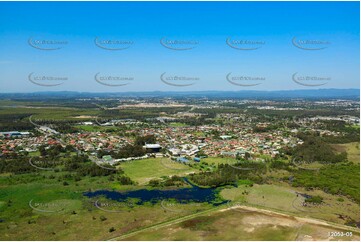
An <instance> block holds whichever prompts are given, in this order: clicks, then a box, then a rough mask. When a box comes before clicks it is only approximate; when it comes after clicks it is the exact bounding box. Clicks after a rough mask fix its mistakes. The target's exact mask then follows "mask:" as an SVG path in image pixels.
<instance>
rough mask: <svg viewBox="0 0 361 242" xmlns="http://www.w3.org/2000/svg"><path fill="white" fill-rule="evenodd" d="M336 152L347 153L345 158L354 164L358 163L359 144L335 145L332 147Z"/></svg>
mask: <svg viewBox="0 0 361 242" xmlns="http://www.w3.org/2000/svg"><path fill="white" fill-rule="evenodd" d="M332 147H333V148H335V149H336V151H338V152H343V151H346V152H347V158H348V160H349V161H352V162H354V163H360V143H359V142H352V143H347V144H336V145H333V146H332Z"/></svg>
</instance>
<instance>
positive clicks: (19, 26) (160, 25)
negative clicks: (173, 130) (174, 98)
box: [0, 2, 360, 92]
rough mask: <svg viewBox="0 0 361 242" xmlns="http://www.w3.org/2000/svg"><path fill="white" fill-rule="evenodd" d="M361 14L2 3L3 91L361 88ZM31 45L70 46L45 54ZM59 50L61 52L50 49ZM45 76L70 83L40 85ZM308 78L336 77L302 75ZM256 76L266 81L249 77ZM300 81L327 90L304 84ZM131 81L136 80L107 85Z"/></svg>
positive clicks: (257, 5)
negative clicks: (40, 42) (38, 42)
mask: <svg viewBox="0 0 361 242" xmlns="http://www.w3.org/2000/svg"><path fill="white" fill-rule="evenodd" d="M359 15H360V13H359V2H153V3H152V2H106V3H105V2H88V3H85V2H32V3H30V2H27V3H26V2H0V92H33V91H84V92H127V91H194V90H289V89H312V88H359V81H360V70H359V66H360V63H359V58H360V56H359V52H360V49H359V48H360V47H359V45H360V43H359V35H360V32H359V29H360V26H359V18H360V16H359ZM96 37H98V40H99V41H104V40H111V41H128V42H129V41H131V42H132V44H128V47H129V48H127V49H125V50H116V51H114V50H107V49H102V48H99V47H98V46H96V45H95V43H94V42H95V38H96ZM162 38H164V39H163V40H169V41H175V40H176V41H188V42H192V43H196V44H194V45H184V46H185V47H190V46H191V47H193V48H192V49H189V50H174V48H182V47H184V46H183V45H174V46H170V44H169V45H168V46H170V47H171V48H165V47H164V46H163V45H161V43H160V40H161V39H162ZM227 38H230V41H234V42H232V43H233V44H234V45H237V43H239V42H240V41H253V42H257V43H256V44H254V45H247V44H243V45H242V44H239V45H238V46H237V47H240V48H253V47H256V48H257V49H255V50H239V49H235V48H231V47H230V46H229V45H227V44H226V39H227ZM294 38H295V41H296V42H295V43H298V45H299V47H296V46H295V45H294V44H293V43H292V39H294ZM29 39H31V40H30V42H31V41H35V40H47V41H49V40H52V41H63V42H65V44H54V45H38V46H37V47H39V48H42V49H37V48H34V47H32V46H31V45H30V44H29V43H28V42H29ZM297 41H301V42H297ZM302 41H303V42H302ZM306 41H314V42H317V43H315V44H309V42H308V43H306ZM32 43H33V42H32ZM163 43H165V42H163ZM167 43H168V42H167ZM102 45H103V46H106V47H107V48H109V47H113V46H114V47H116V48H118V47H125V46H126V45H116V44H114V45H107V44H106V43H104V42H102ZM49 47H50V48H57V47H61V48H60V49H58V50H51V51H49V50H43V49H44V48H49ZM172 48H173V49H172ZM307 48H311V49H316V50H306V49H307ZM320 48H323V49H320ZM319 49H320V50H319ZM31 73H33V74H32V75H30V76H29V74H31ZM97 73H99V74H98V77H97V78H98V79H97V80H98V81H99V80H100V79H99V76H100V77H106V76H112V77H113V78H114V77H116V78H119V77H120V78H123V77H126V78H131V80H130V81H120V82H117V81H104V79H102V80H101V82H102V83H103V84H101V83H99V82H97V81H96V80H95V75H96V74H97ZM163 73H165V74H164V76H165V77H164V79H162V80H165V79H166V78H167V77H171V76H182V77H188V78H195V79H196V80H195V81H183V82H179V81H178V82H177V81H174V80H171V79H166V81H167V82H168V83H169V82H170V83H176V84H179V83H182V84H192V83H193V84H192V85H188V86H176V85H169V84H167V83H165V82H162V80H161V78H160V76H161V75H162V74H163ZM230 73H231V74H230ZM228 74H230V75H229V79H228V80H227V77H226V76H227V75H228ZM42 76H47V77H62V78H65V79H66V80H64V81H61V82H57V81H55V82H54V81H53V82H51V81H48V80H45V81H42V80H37V79H34V78H36V77H42ZM307 76H311V77H316V78H321V79H322V78H326V80H327V81H324V79H322V80H321V81H310V80H306V81H305V80H304V79H302V78H305V77H307ZM249 77H252V78H256V79H257V78H258V79H259V80H257V81H254V80H245V79H247V78H249ZM230 78H234V79H231V80H234V82H236V83H239V84H242V85H234V84H232V83H231V82H229V80H230ZM242 78H243V79H242ZM294 78H298V79H297V80H298V81H299V82H302V83H307V84H316V85H317V84H320V83H325V84H324V85H322V86H312V85H300V84H297V83H296V82H295V81H294V80H295V79H294ZM30 80H33V81H34V80H35V83H38V84H39V83H40V85H37V84H34V83H33V82H31V81H30ZM44 83H45V84H48V83H57V84H60V83H62V84H61V85H58V86H45V85H42V84H44ZM104 83H105V85H104ZM122 83H123V84H125V83H129V84H127V85H122V86H109V85H107V84H122ZM244 84H246V85H248V84H258V85H255V86H245V85H244Z"/></svg>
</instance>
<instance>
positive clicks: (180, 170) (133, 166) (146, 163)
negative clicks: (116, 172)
mask: <svg viewBox="0 0 361 242" xmlns="http://www.w3.org/2000/svg"><path fill="white" fill-rule="evenodd" d="M120 167H121V168H122V169H123V170H124V171H125V174H126V175H127V176H129V177H130V178H131V179H132V180H134V181H136V182H138V183H139V184H140V185H144V184H147V183H148V182H149V180H151V179H154V178H160V177H162V176H172V175H179V176H182V175H186V174H187V173H190V172H194V171H196V170H195V169H193V168H190V167H189V166H187V165H185V164H181V163H178V162H173V161H171V160H170V159H169V158H149V159H143V160H135V161H131V162H124V163H121V165H120Z"/></svg>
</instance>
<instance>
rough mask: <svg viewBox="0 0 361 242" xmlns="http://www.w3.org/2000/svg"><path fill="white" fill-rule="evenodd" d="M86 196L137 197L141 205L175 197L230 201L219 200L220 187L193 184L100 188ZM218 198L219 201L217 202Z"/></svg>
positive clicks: (213, 201) (186, 201)
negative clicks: (157, 187)
mask: <svg viewBox="0 0 361 242" xmlns="http://www.w3.org/2000/svg"><path fill="white" fill-rule="evenodd" d="M191 185H192V184H191ZM83 194H84V196H86V197H89V198H93V197H98V196H104V197H106V198H107V199H111V200H115V201H119V202H125V201H127V199H132V198H133V199H134V198H135V199H137V202H136V204H138V205H141V204H144V203H145V202H150V203H152V204H156V203H158V202H160V201H162V200H168V199H174V200H176V201H177V202H179V203H189V202H195V203H204V202H207V203H210V204H213V205H215V206H217V205H221V204H224V203H227V202H228V201H219V199H217V198H218V194H219V189H215V188H200V187H197V186H194V185H192V187H190V188H179V189H169V190H160V189H152V190H147V189H139V190H132V191H126V192H118V191H109V190H98V191H94V192H85V193H83ZM216 199H217V202H215V201H216Z"/></svg>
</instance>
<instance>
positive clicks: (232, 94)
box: [0, 89, 360, 99]
mask: <svg viewBox="0 0 361 242" xmlns="http://www.w3.org/2000/svg"><path fill="white" fill-rule="evenodd" d="M96 97H98V98H120V97H143V98H145V97H174V98H183V97H189V98H211V99H217V98H222V99H224V98H232V99H234V98H235V99H297V98H303V99H359V98H360V89H313V90H286V91H285V90H283V91H252V90H251V91H190V92H161V91H155V92H118V93H106V92H102V93H91V92H67V91H61V92H33V93H0V98H1V99H39V98H41V99H44V98H46V99H64V98H73V99H74V98H96Z"/></svg>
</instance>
